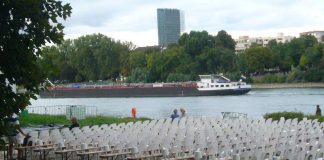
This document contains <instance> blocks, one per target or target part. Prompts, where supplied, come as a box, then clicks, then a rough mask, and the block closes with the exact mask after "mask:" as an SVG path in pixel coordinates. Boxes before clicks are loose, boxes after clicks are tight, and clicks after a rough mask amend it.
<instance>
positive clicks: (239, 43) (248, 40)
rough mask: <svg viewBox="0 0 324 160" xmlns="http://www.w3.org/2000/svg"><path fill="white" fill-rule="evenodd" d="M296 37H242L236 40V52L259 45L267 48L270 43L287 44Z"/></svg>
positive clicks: (278, 35)
mask: <svg viewBox="0 0 324 160" xmlns="http://www.w3.org/2000/svg"><path fill="white" fill-rule="evenodd" d="M293 38H294V37H292V36H284V34H283V33H278V34H277V36H276V37H249V36H240V37H239V38H238V39H236V40H235V42H236V46H235V50H236V52H241V51H244V50H246V49H247V48H250V47H251V45H253V44H257V45H262V46H264V47H265V46H267V45H268V43H269V41H271V40H276V41H277V43H286V42H290V41H291V40H292V39H293Z"/></svg>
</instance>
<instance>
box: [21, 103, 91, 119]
mask: <svg viewBox="0 0 324 160" xmlns="http://www.w3.org/2000/svg"><path fill="white" fill-rule="evenodd" d="M71 107H75V108H82V109H83V110H84V111H85V115H86V116H96V115H97V107H96V106H85V105H56V106H29V107H27V110H28V113H34V114H42V115H67V114H69V113H68V112H69V111H71V110H70V108H71Z"/></svg>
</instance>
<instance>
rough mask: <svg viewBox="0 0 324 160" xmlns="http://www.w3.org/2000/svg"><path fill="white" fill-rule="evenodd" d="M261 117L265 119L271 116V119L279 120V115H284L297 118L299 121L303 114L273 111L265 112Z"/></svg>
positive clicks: (286, 117)
mask: <svg viewBox="0 0 324 160" xmlns="http://www.w3.org/2000/svg"><path fill="white" fill-rule="evenodd" d="M263 117H264V118H265V119H269V118H272V120H280V118H281V117H284V118H285V119H295V118H297V119H298V121H300V120H302V119H303V118H304V117H305V115H304V113H302V112H274V113H266V114H265V115H264V116H263Z"/></svg>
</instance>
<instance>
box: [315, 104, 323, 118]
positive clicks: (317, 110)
mask: <svg viewBox="0 0 324 160" xmlns="http://www.w3.org/2000/svg"><path fill="white" fill-rule="evenodd" d="M316 116H322V111H321V108H320V105H316Z"/></svg>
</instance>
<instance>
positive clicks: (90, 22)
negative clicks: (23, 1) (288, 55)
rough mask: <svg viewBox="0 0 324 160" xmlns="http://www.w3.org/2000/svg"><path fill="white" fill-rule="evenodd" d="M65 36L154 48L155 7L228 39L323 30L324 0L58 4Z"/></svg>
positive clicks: (86, 0) (77, 0) (81, 0)
mask: <svg viewBox="0 0 324 160" xmlns="http://www.w3.org/2000/svg"><path fill="white" fill-rule="evenodd" d="M64 2H67V3H70V4H71V6H72V8H73V10H72V15H71V17H70V18H69V19H67V21H66V22H65V23H64V24H65V26H66V28H65V34H66V36H65V38H77V37H79V36H82V35H85V34H91V33H102V34H105V35H107V36H109V37H112V38H114V39H115V40H121V41H131V42H133V43H134V44H135V45H136V46H150V45H156V44H158V36H157V19H156V17H157V15H156V9H157V8H176V9H180V10H183V11H184V13H185V32H190V31H191V30H199V31H201V30H206V31H208V32H209V33H211V34H217V32H218V31H219V30H226V31H227V32H228V33H229V34H231V35H232V37H233V38H238V36H242V35H249V36H250V37H259V36H276V34H277V33H278V32H283V33H284V34H285V35H292V36H298V35H299V32H304V31H311V30H324V0H64Z"/></svg>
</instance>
